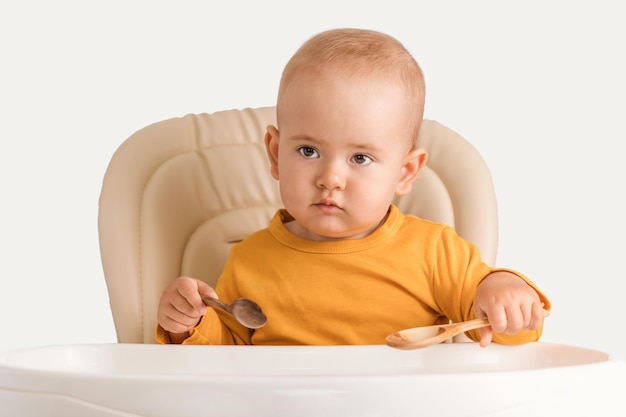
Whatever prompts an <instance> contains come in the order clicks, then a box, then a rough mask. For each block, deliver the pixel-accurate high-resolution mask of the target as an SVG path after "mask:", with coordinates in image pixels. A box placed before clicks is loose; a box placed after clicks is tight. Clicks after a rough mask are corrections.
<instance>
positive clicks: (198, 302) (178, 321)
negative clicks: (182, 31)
mask: <svg viewBox="0 0 626 417" xmlns="http://www.w3.org/2000/svg"><path fill="white" fill-rule="evenodd" d="M202 296H208V297H215V298H217V294H215V290H213V288H211V287H210V286H209V285H208V284H207V283H205V282H204V281H200V280H198V279H195V278H190V277H178V278H176V279H175V280H174V281H172V283H170V284H169V285H168V286H167V287H166V288H165V290H164V291H163V294H162V295H161V300H160V302H159V310H158V312H157V321H158V323H159V325H160V326H161V327H162V328H163V329H164V330H166V331H167V332H169V333H170V337H172V340H173V341H174V339H179V338H178V337H175V336H176V335H180V336H183V337H182V338H186V336H187V335H188V332H189V330H191V329H192V328H193V327H195V326H196V325H197V324H198V322H199V321H200V318H201V317H202V316H203V315H204V314H205V313H206V305H205V304H204V302H203V301H202Z"/></svg>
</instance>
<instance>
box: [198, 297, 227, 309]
mask: <svg viewBox="0 0 626 417" xmlns="http://www.w3.org/2000/svg"><path fill="white" fill-rule="evenodd" d="M202 301H204V304H206V305H207V306H209V307H216V308H219V309H221V310H224V311H226V312H228V313H230V312H231V311H230V308H229V307H230V306H229V305H227V304H224V303H223V302H221V301H220V300H218V299H217V298H215V297H207V296H202Z"/></svg>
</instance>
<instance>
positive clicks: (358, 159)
mask: <svg viewBox="0 0 626 417" xmlns="http://www.w3.org/2000/svg"><path fill="white" fill-rule="evenodd" d="M352 162H354V163H355V164H357V165H368V164H370V163H371V162H372V158H370V157H369V156H367V155H363V154H356V155H354V156H353V157H352Z"/></svg>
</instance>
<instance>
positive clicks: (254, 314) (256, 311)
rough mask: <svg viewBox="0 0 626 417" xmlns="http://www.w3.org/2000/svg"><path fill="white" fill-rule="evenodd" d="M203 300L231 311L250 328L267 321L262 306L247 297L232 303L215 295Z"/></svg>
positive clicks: (259, 325) (256, 327)
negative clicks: (227, 302)
mask: <svg viewBox="0 0 626 417" xmlns="http://www.w3.org/2000/svg"><path fill="white" fill-rule="evenodd" d="M202 301H204V304H206V305H207V306H209V307H215V308H219V309H221V310H224V311H226V312H227V313H230V314H231V315H232V316H233V317H235V318H236V319H237V321H238V322H239V323H241V324H242V325H244V326H246V327H247V328H249V329H258V328H260V327H263V326H265V323H267V317H265V313H263V310H261V306H259V305H258V304H257V303H255V302H254V301H252V300H249V299H247V298H238V299H236V300H235V301H233V302H232V303H230V304H224V303H223V302H221V301H220V300H218V299H217V298H213V297H202Z"/></svg>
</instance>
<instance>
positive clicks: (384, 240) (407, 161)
mask: <svg viewBox="0 0 626 417" xmlns="http://www.w3.org/2000/svg"><path fill="white" fill-rule="evenodd" d="M424 93H425V87H424V78H423V74H422V71H421V69H420V67H419V65H418V64H417V62H416V61H415V60H414V59H413V57H412V56H411V54H410V53H409V52H408V51H407V50H406V48H405V47H404V46H403V45H402V44H401V43H400V42H398V41H397V40H396V39H394V38H392V37H390V36H388V35H386V34H383V33H379V32H375V31H370V30H361V29H337V30H329V31H326V32H322V33H320V34H318V35H316V36H314V37H313V38H311V39H309V40H308V41H307V42H306V43H304V44H303V45H302V46H301V47H300V49H299V50H298V51H297V52H296V53H295V54H294V56H293V57H292V58H291V59H290V60H289V62H288V63H287V65H286V67H285V69H284V72H283V74H282V78H281V82H280V87H279V91H278V100H277V105H276V112H277V123H276V126H268V127H267V132H266V134H265V146H266V150H267V155H268V158H269V161H270V163H271V174H272V176H273V177H274V178H275V179H276V180H278V182H279V186H280V195H281V199H282V202H283V204H284V209H281V210H279V211H278V212H277V213H276V214H275V216H274V217H273V219H272V220H271V222H270V224H269V226H268V228H266V229H263V230H260V231H258V232H255V233H253V234H252V235H250V236H249V237H248V238H246V239H245V240H244V241H242V242H241V243H239V244H237V245H235V246H234V247H233V249H232V251H231V253H230V257H229V259H228V261H227V263H226V266H225V268H224V270H223V272H222V275H221V276H220V278H219V280H218V282H217V286H216V288H215V290H214V289H213V288H211V287H209V286H208V285H207V284H206V283H204V282H203V281H200V280H197V279H195V278H191V277H179V278H177V279H175V280H174V281H173V282H172V283H171V284H170V285H169V286H168V287H167V288H166V289H165V290H164V292H163V295H162V297H161V300H160V303H159V309H158V317H157V319H158V326H157V341H158V342H159V343H190V344H254V345H348V344H384V343H385V337H386V336H387V335H388V334H390V333H393V332H395V331H397V330H400V329H405V328H410V327H417V326H426V325H432V324H435V323H438V322H441V320H442V319H444V320H447V319H451V320H453V321H455V322H459V321H464V320H469V319H473V318H482V317H487V318H488V320H489V323H490V326H489V327H486V328H482V329H480V330H475V331H471V332H469V336H470V337H471V338H472V339H473V340H476V341H480V345H481V346H487V345H488V344H489V343H490V342H492V341H494V342H498V343H505V344H519V343H525V342H529V341H535V340H538V339H539V337H540V336H541V332H542V328H543V317H544V308H545V309H549V308H550V302H549V300H548V299H547V297H546V296H545V295H544V294H543V293H542V292H541V291H540V290H539V289H538V288H537V287H536V286H535V285H534V284H533V283H532V282H531V281H530V280H529V279H528V278H526V277H525V276H523V275H522V274H520V273H518V272H516V271H512V270H509V269H503V268H493V267H491V266H489V265H487V264H485V263H484V262H483V261H482V260H481V258H480V253H479V251H478V249H477V248H476V247H474V246H473V245H472V244H470V243H469V242H467V241H465V240H463V239H462V238H460V237H459V236H458V235H457V234H456V232H455V230H454V229H453V228H451V227H449V226H446V225H444V224H439V223H434V222H431V221H426V220H423V219H420V218H417V217H415V216H412V215H405V214H403V213H402V212H400V211H399V209H398V208H397V207H396V206H394V205H393V204H392V200H393V198H394V196H396V195H398V196H401V195H404V194H407V193H408V192H409V191H410V190H411V186H412V184H413V181H414V180H415V178H416V177H417V175H418V174H419V172H420V170H421V168H422V167H423V166H424V164H425V163H426V160H427V153H426V151H425V150H423V149H420V148H419V147H417V144H416V140H417V136H418V132H419V130H420V125H421V123H422V118H423V112H424ZM218 295H219V298H220V299H221V300H223V301H225V302H231V301H233V300H234V299H236V298H239V297H246V298H250V299H252V300H254V301H256V302H257V303H259V304H260V305H261V306H262V308H263V310H264V311H265V313H266V315H267V317H268V322H267V325H266V326H264V327H262V328H260V329H256V330H251V329H248V328H246V327H243V326H242V325H240V324H239V323H238V322H237V321H236V320H234V319H233V318H232V317H231V316H229V315H228V314H225V313H223V312H221V311H218V310H214V309H212V308H207V307H206V306H205V305H204V303H203V301H202V296H213V297H217V296H218Z"/></svg>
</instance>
